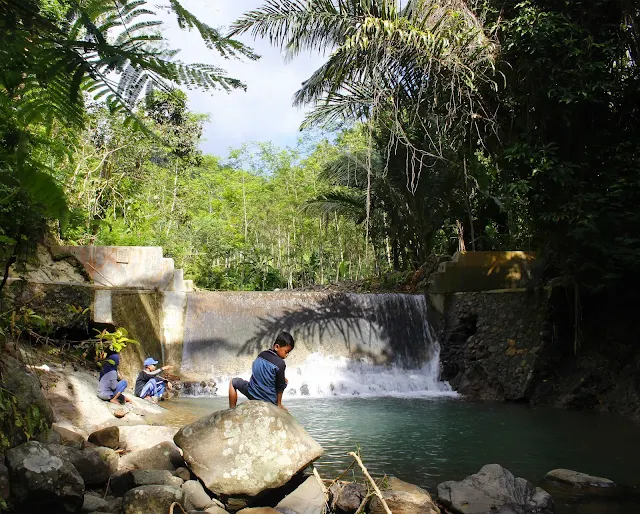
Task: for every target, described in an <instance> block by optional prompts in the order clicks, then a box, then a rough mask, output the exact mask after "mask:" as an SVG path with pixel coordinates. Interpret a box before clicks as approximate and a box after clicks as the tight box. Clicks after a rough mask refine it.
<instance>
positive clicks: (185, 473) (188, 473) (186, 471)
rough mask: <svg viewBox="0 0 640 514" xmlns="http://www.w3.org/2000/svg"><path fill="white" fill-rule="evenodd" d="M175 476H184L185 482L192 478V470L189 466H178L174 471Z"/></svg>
mask: <svg viewBox="0 0 640 514" xmlns="http://www.w3.org/2000/svg"><path fill="white" fill-rule="evenodd" d="M173 476H176V477H179V478H182V480H184V481H185V482H186V481H187V480H191V471H189V469H187V468H182V467H181V468H178V469H176V470H175V471H174V472H173Z"/></svg>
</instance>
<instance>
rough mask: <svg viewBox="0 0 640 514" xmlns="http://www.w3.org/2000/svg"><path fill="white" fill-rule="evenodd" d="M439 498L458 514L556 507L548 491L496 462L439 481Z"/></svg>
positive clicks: (543, 512)
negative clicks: (456, 478) (457, 479)
mask: <svg viewBox="0 0 640 514" xmlns="http://www.w3.org/2000/svg"><path fill="white" fill-rule="evenodd" d="M438 500H439V501H440V502H441V503H442V504H443V505H444V506H445V507H446V508H447V509H450V510H451V511H452V512H455V513H458V514H485V513H493V512H505V513H506V512H516V513H518V514H525V513H536V514H552V513H553V512H554V511H555V509H554V505H553V500H552V499H551V496H550V495H549V493H547V492H546V491H544V490H543V489H540V488H539V487H534V485H533V484H532V483H531V482H529V481H527V480H525V479H524V478H515V477H514V476H513V475H512V474H511V473H510V472H509V470H507V469H505V468H503V467H502V466H500V465H499V464H487V465H486V466H483V467H482V469H480V471H479V472H478V473H476V474H474V475H471V476H468V477H467V478H465V479H464V480H462V481H460V482H454V481H449V482H443V483H441V484H439V485H438ZM391 509H392V510H393V508H391Z"/></svg>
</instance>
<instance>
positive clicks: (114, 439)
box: [89, 426, 120, 450]
mask: <svg viewBox="0 0 640 514" xmlns="http://www.w3.org/2000/svg"><path fill="white" fill-rule="evenodd" d="M89 442H90V443H93V444H95V445H96V446H104V447H105V448H111V449H113V450H116V449H117V448H118V446H120V429H119V428H118V427H115V426H114V427H107V428H103V429H102V430H96V431H95V432H92V433H91V434H89Z"/></svg>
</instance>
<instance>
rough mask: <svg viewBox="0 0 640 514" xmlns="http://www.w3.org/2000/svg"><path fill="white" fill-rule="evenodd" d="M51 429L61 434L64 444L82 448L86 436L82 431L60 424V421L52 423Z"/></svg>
mask: <svg viewBox="0 0 640 514" xmlns="http://www.w3.org/2000/svg"><path fill="white" fill-rule="evenodd" d="M51 429H52V430H53V431H54V432H56V433H57V434H58V435H59V436H60V439H61V440H62V444H63V445H64V446H70V447H72V448H76V449H78V450H80V449H82V446H83V445H84V441H85V437H84V436H83V435H82V434H81V433H79V432H76V431H75V430H71V429H70V428H67V427H64V426H62V425H59V424H58V423H54V424H53V425H51Z"/></svg>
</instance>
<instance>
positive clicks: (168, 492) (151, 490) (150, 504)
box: [122, 485, 182, 514]
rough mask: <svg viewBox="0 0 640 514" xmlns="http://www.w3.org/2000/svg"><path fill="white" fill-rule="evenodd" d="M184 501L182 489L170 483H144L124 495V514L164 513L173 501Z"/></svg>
mask: <svg viewBox="0 0 640 514" xmlns="http://www.w3.org/2000/svg"><path fill="white" fill-rule="evenodd" d="M181 501H182V491H181V490H180V489H176V488H175V487H169V486H168V485H143V486H141V487H136V488H135V489H131V490H130V491H128V492H127V494H125V495H124V498H123V502H122V504H123V512H124V514H156V513H157V514H164V513H166V512H169V509H170V508H171V504H172V503H173V502H181Z"/></svg>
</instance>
